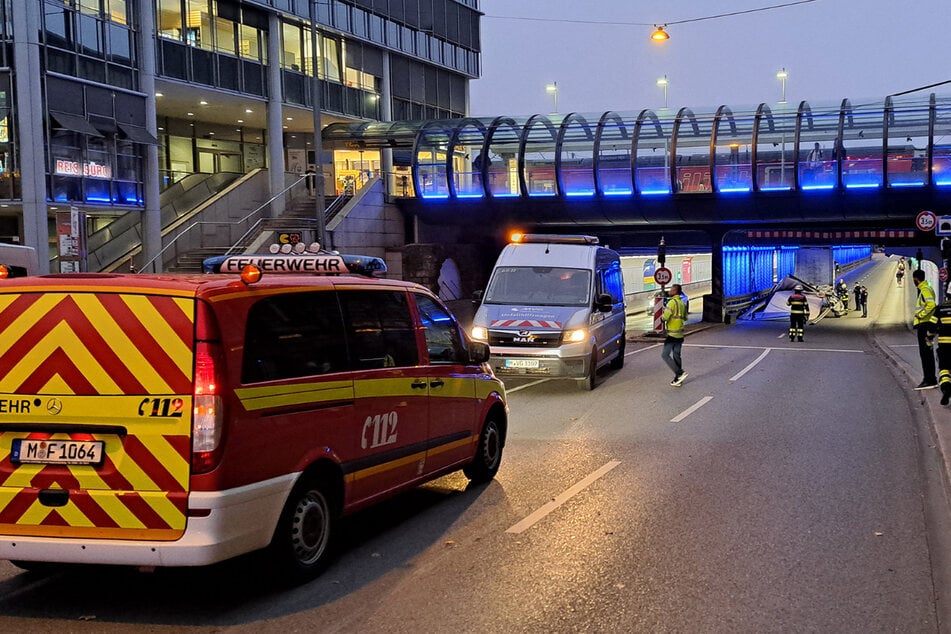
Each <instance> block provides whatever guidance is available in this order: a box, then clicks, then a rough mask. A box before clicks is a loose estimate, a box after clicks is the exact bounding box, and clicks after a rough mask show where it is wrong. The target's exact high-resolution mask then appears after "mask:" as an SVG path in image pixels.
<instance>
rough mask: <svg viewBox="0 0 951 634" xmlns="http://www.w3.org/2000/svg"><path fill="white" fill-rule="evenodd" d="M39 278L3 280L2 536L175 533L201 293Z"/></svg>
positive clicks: (153, 536)
mask: <svg viewBox="0 0 951 634" xmlns="http://www.w3.org/2000/svg"><path fill="white" fill-rule="evenodd" d="M33 279H43V278H25V281H23V282H22V283H21V282H19V280H18V281H16V282H13V281H11V283H9V284H4V285H3V286H0V534H7V535H30V536H55V537H87V538H114V539H149V540H174V539H177V538H178V537H180V536H181V534H182V533H183V532H184V529H185V521H186V505H187V496H188V487H189V461H190V455H191V411H192V403H191V402H192V376H193V364H194V359H193V357H194V345H195V344H194V340H195V334H194V333H195V328H194V325H195V324H194V321H195V299H194V294H193V293H191V294H190V293H189V291H187V290H182V291H172V290H168V289H155V290H154V291H150V290H148V288H145V290H142V291H139V290H137V289H131V288H130V286H129V285H128V284H127V285H125V286H124V287H120V286H106V285H98V286H97V284H96V282H95V281H93V280H94V279H95V278H93V277H92V276H90V277H89V278H78V279H77V278H72V279H70V280H69V281H65V280H66V278H63V280H64V281H63V282H62V283H57V285H56V286H50V285H49V284H50V282H49V281H47V280H48V278H47V279H44V281H43V282H42V284H44V285H33V286H30V285H29V284H30V282H29V280H33ZM143 285H144V284H143Z"/></svg>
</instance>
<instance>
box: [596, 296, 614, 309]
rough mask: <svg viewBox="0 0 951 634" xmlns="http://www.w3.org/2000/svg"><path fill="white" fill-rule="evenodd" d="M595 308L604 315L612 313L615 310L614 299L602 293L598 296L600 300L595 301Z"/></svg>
mask: <svg viewBox="0 0 951 634" xmlns="http://www.w3.org/2000/svg"><path fill="white" fill-rule="evenodd" d="M594 307H595V308H597V309H598V311H600V312H602V313H610V312H611V310H612V309H613V308H614V298H613V297H611V296H610V295H608V294H607V293H601V294H600V295H598V298H597V299H596V300H594Z"/></svg>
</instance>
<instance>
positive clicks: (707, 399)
mask: <svg viewBox="0 0 951 634" xmlns="http://www.w3.org/2000/svg"><path fill="white" fill-rule="evenodd" d="M712 400H713V397H712V396H704V397H703V398H702V399H700V400H699V401H697V402H696V403H694V404H693V405H691V406H690V407H688V408H687V409H685V410H684V411H682V412H680V413H679V414H677V415H676V416H674V417H673V418H671V419H670V422H672V423H679V422H680V421H682V420H683V419H685V418H687V417H688V416H690V415H691V414H693V413H694V412H696V411H697V410H698V409H700V408H701V407H703V406H704V405H706V404H707V403H709V402H710V401H712Z"/></svg>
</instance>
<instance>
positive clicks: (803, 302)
mask: <svg viewBox="0 0 951 634" xmlns="http://www.w3.org/2000/svg"><path fill="white" fill-rule="evenodd" d="M786 305H787V306H789V340H790V341H794V340H796V339H797V338H798V339H799V341H802V340H803V336H804V335H805V332H806V320H807V319H809V300H807V299H806V296H805V295H803V294H802V284H796V287H795V288H794V289H793V294H792V295H790V296H789V297H788V298H786Z"/></svg>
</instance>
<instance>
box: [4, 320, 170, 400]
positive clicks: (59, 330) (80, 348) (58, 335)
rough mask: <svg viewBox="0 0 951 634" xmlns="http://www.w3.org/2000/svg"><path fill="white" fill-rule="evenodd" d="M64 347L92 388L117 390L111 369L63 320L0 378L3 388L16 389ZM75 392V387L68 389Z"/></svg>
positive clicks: (104, 390)
mask: <svg viewBox="0 0 951 634" xmlns="http://www.w3.org/2000/svg"><path fill="white" fill-rule="evenodd" d="M59 348H62V350H63V352H65V353H66V355H67V356H68V357H69V358H70V360H72V361H73V363H75V364H76V367H77V368H80V369H81V370H82V372H83V375H84V376H85V377H86V379H87V380H88V381H89V382H90V383H92V385H93V388H94V389H95V390H97V391H98V392H100V393H107V394H108V393H116V392H118V391H119V386H118V385H116V384H115V382H114V381H113V380H112V379H111V378H110V376H109V373H108V372H106V371H105V369H104V368H103V367H102V366H101V365H100V364H99V362H98V361H97V360H96V358H95V357H93V356H92V355H91V354H90V353H89V350H87V349H86V346H84V345H83V344H82V343H80V341H79V339H78V338H77V337H76V334H75V333H74V332H73V330H72V329H71V328H70V327H69V326H68V325H67V324H66V323H64V322H60V323H58V324H56V326H54V327H53V329H52V330H50V332H49V333H48V334H47V335H46V336H45V337H43V338H42V339H40V340H39V341H38V342H37V343H36V345H34V346H33V349H32V350H30V351H29V352H28V353H27V354H26V355H24V356H23V358H22V359H20V361H19V362H18V363H17V364H16V365H15V366H14V367H13V368H12V369H11V370H10V372H8V373H7V374H6V376H5V377H4V380H3V381H2V382H0V392H13V391H15V390H16V388H18V387H19V386H20V385H22V383H23V381H25V380H26V379H27V377H29V375H30V374H32V373H33V371H34V370H36V368H38V367H40V365H42V364H43V362H45V361H46V360H47V359H48V358H49V356H50V355H51V354H53V352H55V351H56V350H57V349H59ZM166 391H169V390H166ZM69 393H70V394H72V390H70V391H69Z"/></svg>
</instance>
